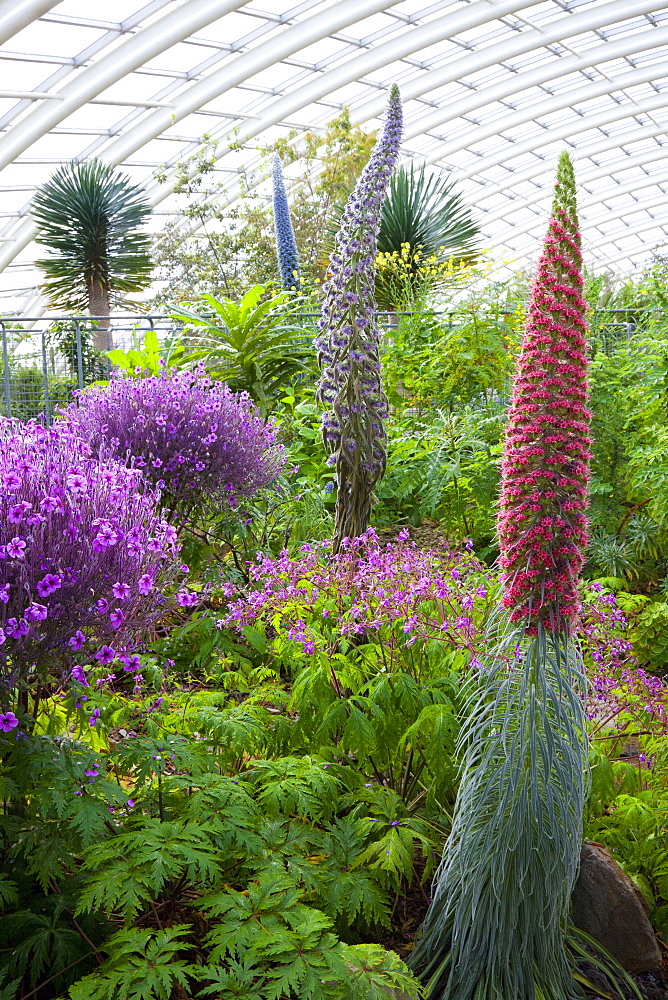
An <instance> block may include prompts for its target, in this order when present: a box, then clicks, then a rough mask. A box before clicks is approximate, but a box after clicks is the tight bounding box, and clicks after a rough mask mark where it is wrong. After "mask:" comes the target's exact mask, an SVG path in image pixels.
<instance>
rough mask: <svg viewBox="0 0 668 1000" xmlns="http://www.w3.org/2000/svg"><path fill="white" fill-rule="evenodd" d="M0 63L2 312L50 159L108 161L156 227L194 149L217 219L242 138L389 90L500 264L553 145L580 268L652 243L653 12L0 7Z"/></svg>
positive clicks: (230, 192) (452, 5) (663, 87)
mask: <svg viewBox="0 0 668 1000" xmlns="http://www.w3.org/2000/svg"><path fill="white" fill-rule="evenodd" d="M91 12H92V13H93V14H94V15H95V16H91ZM0 68H1V69H2V73H1V75H0V128H1V133H0V169H2V175H1V176H0V191H1V193H2V201H1V204H2V208H1V209H0V215H1V216H2V218H1V220H0V271H1V272H2V274H1V277H0V312H3V313H5V314H8V313H10V312H13V313H14V314H16V313H19V312H20V313H23V314H24V315H36V313H37V312H40V311H41V310H42V309H43V306H41V305H40V298H39V293H38V291H37V288H36V286H37V281H38V280H39V275H38V274H37V273H36V272H35V270H34V268H33V267H32V266H31V262H32V260H33V259H34V257H35V256H36V253H35V251H36V247H35V246H34V244H33V243H32V238H33V236H34V228H33V225H32V223H31V221H30V218H29V204H30V199H31V196H32V193H33V192H34V190H35V188H36V187H37V186H39V185H40V184H42V183H43V182H44V181H45V180H46V179H47V178H48V177H49V176H50V175H51V173H52V172H53V171H54V170H55V169H56V168H57V167H58V166H59V165H60V164H62V163H63V162H66V161H68V160H70V159H73V158H78V159H80V158H85V157H88V156H97V157H99V158H100V159H102V160H104V161H106V162H108V163H113V164H119V165H122V166H123V168H124V170H125V171H126V172H127V173H128V174H130V176H131V177H132V179H133V180H135V181H136V182H138V183H141V184H143V185H145V187H146V189H147V191H148V195H149V198H150V201H151V203H152V205H153V206H154V208H155V215H154V219H153V225H154V227H155V228H156V229H160V228H162V227H163V226H164V224H165V222H166V221H167V217H172V218H173V217H174V216H176V215H178V214H179V211H180V208H181V207H182V200H180V199H179V197H178V196H176V195H174V193H173V188H174V184H175V182H176V179H177V177H178V170H177V168H178V165H179V164H180V163H181V164H182V163H183V162H184V161H187V160H188V159H189V157H191V156H192V155H193V154H194V153H195V152H196V150H197V149H198V148H199V147H200V146H201V143H202V137H203V136H207V137H210V140H215V142H216V151H215V155H216V158H217V163H216V173H217V179H218V180H223V181H224V190H225V192H226V195H225V197H226V199H227V200H228V202H229V204H233V203H234V201H235V200H236V199H237V198H238V197H239V196H240V195H241V193H242V192H243V185H242V183H241V173H242V172H243V171H247V170H248V168H249V167H252V166H253V164H254V163H257V161H258V159H259V155H260V154H259V153H258V152H257V151H256V149H254V148H253V142H252V140H257V138H258V137H260V139H259V141H261V142H262V143H264V144H265V145H266V144H269V143H272V142H274V141H275V140H276V139H278V138H280V137H287V136H288V134H289V133H290V132H293V131H295V130H297V131H299V130H307V129H308V130H315V131H317V130H319V129H324V127H325V126H326V124H327V122H328V121H330V120H331V119H332V118H334V117H335V116H336V115H338V114H339V112H340V110H341V108H342V107H343V106H344V105H345V106H347V107H348V108H349V109H350V115H351V119H352V121H353V122H356V123H359V124H361V125H363V127H364V128H368V129H374V128H376V127H377V126H378V124H379V116H380V115H381V114H382V111H383V108H384V106H385V101H386V94H387V90H388V88H389V86H390V84H391V83H393V82H396V83H398V84H399V86H400V88H401V91H402V96H403V99H404V102H405V105H404V108H405V121H406V128H405V141H404V147H403V150H404V156H405V157H415V158H417V159H418V160H420V161H424V162H426V163H428V164H432V165H433V166H434V168H435V169H443V170H448V171H450V172H451V173H452V175H453V176H454V177H456V178H458V179H459V181H460V186H461V188H462V189H463V191H464V192H465V194H466V196H467V197H468V199H469V200H470V202H471V203H472V204H473V205H474V206H475V209H476V213H477V217H478V220H479V222H480V224H481V228H482V234H483V240H484V245H485V246H487V247H489V248H490V250H491V251H492V254H493V256H494V258H495V259H497V260H498V261H499V262H502V261H509V260H510V261H512V262H513V264H512V266H513V267H515V268H516V267H520V266H522V265H523V264H524V263H526V262H528V260H531V259H533V258H534V257H535V253H536V250H537V247H538V241H539V239H540V237H541V235H542V233H543V229H544V225H545V219H546V211H547V207H548V205H549V201H550V197H551V189H552V183H553V174H554V166H555V162H556V158H557V155H558V152H559V151H560V149H562V148H563V147H564V146H566V147H568V148H570V149H571V150H572V153H573V156H574V160H575V164H576V171H577V179H578V183H579V189H580V208H581V220H582V230H583V236H584V242H585V251H586V254H587V259H588V261H589V262H590V264H594V265H595V266H597V267H608V266H610V267H613V268H623V269H624V270H626V271H628V270H629V269H630V268H631V267H633V266H637V265H641V264H643V263H644V262H645V261H646V260H647V259H648V257H649V254H650V251H651V249H652V248H653V247H654V246H656V245H658V244H661V243H663V242H664V241H665V239H666V224H667V223H668V206H667V192H666V189H667V185H668V160H666V157H665V153H666V151H667V150H668V138H667V137H668V6H666V3H665V0H664V2H657V0H542V2H540V3H527V2H526V0H470V2H468V0H436V2H429V0H400V2H397V3H391V2H388V0H303V2H301V3H297V4H296V5H295V6H293V7H289V6H288V4H287V2H285V0H251V2H249V3H244V2H243V0H150V2H148V3H146V4H145V5H144V6H143V7H140V8H137V2H136V0H113V2H112V0H97V2H96V3H95V4H91V3H90V0H0ZM158 168H161V169H160V179H159V180H158V179H156V171H157V170H158ZM291 169H292V170H293V171H294V169H297V165H295V167H293V168H291ZM289 173H290V171H288V174H289ZM218 198H219V199H220V195H218ZM192 225H193V223H192V222H190V221H187V222H184V226H192Z"/></svg>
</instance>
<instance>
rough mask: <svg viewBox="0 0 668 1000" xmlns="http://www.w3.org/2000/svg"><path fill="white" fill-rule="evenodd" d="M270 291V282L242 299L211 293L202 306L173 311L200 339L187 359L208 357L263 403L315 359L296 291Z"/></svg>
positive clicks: (224, 376)
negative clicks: (304, 326) (214, 295)
mask: <svg viewBox="0 0 668 1000" xmlns="http://www.w3.org/2000/svg"><path fill="white" fill-rule="evenodd" d="M267 291H268V289H267V286H266V285H254V286H253V288H251V289H250V290H249V291H248V292H246V294H245V295H244V296H243V297H242V299H241V300H240V301H239V302H235V301H233V300H231V299H216V298H214V297H213V296H212V295H205V296H204V297H203V299H202V303H201V305H200V311H199V312H197V311H194V310H191V309H185V308H182V309H179V310H177V311H175V312H174V313H173V316H174V318H175V319H178V320H181V321H183V322H184V323H186V324H187V325H186V328H185V335H186V336H190V337H191V338H193V339H194V346H195V347H196V349H195V350H194V351H190V352H189V353H188V355H187V358H186V360H187V361H188V362H191V363H192V362H199V361H202V362H203V363H204V364H205V365H206V367H207V368H208V369H209V371H210V373H211V374H212V375H213V376H214V377H216V378H219V379H221V380H222V381H224V382H227V383H228V384H229V385H230V387H231V388H232V389H234V390H236V391H242V392H247V393H249V395H250V396H251V397H252V398H253V399H254V400H256V402H258V403H260V404H262V405H263V406H267V405H269V404H270V402H271V401H272V400H274V399H275V398H276V397H277V396H278V394H279V393H282V392H283V391H284V390H285V389H286V387H287V386H288V385H289V384H290V382H291V381H293V380H294V379H295V378H296V377H297V376H298V375H299V374H301V373H303V372H307V371H310V370H311V369H312V368H313V365H314V363H315V359H314V354H313V348H312V346H311V344H310V341H309V340H308V339H307V340H305V336H304V331H302V330H300V327H299V325H298V318H299V313H298V303H297V301H296V300H295V298H294V296H291V295H290V293H286V292H280V293H279V294H277V295H269V296H267ZM200 345H201V346H200Z"/></svg>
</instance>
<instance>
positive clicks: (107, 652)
mask: <svg viewBox="0 0 668 1000" xmlns="http://www.w3.org/2000/svg"><path fill="white" fill-rule="evenodd" d="M95 659H96V660H99V661H100V663H101V665H102V666H103V667H106V665H107V664H108V663H113V661H114V660H115V659H116V651H115V650H114V649H112V647H111V646H101V647H100V648H99V649H98V651H97V653H96V654H95Z"/></svg>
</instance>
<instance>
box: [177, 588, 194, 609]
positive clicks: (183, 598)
mask: <svg viewBox="0 0 668 1000" xmlns="http://www.w3.org/2000/svg"><path fill="white" fill-rule="evenodd" d="M176 600H177V603H178V604H180V605H181V607H182V608H192V607H194V606H195V605H196V604H197V601H198V600H199V594H197V593H195V591H188V590H179V592H178V594H177V595H176Z"/></svg>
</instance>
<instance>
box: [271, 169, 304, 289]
mask: <svg viewBox="0 0 668 1000" xmlns="http://www.w3.org/2000/svg"><path fill="white" fill-rule="evenodd" d="M272 180H273V184H274V232H275V234H276V256H277V258H278V269H279V271H280V272H281V284H282V286H283V290H284V291H286V292H289V291H291V290H294V289H298V288H299V256H298V254H297V243H296V242H295V234H294V232H293V229H292V221H291V219H290V208H289V206H288V195H287V191H286V190H285V180H284V178H283V168H282V167H281V158H280V156H279V155H278V153H277V154H276V155H275V156H274V162H273V166H272Z"/></svg>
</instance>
